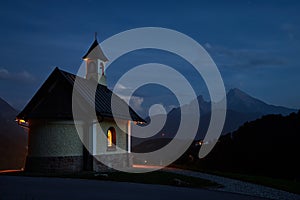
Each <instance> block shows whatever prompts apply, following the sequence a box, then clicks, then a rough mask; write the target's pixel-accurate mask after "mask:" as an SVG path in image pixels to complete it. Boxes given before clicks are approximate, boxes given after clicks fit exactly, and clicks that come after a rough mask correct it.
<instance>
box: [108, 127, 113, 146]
mask: <svg viewBox="0 0 300 200" xmlns="http://www.w3.org/2000/svg"><path fill="white" fill-rule="evenodd" d="M112 143H113V142H112V132H111V130H108V131H107V146H108V147H112Z"/></svg>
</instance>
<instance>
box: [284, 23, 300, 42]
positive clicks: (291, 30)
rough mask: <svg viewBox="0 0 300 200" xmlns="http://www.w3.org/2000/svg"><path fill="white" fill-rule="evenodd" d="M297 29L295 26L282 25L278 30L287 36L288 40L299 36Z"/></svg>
mask: <svg viewBox="0 0 300 200" xmlns="http://www.w3.org/2000/svg"><path fill="white" fill-rule="evenodd" d="M297 28H298V27H297V26H296V25H294V24H291V23H284V24H282V25H281V26H280V29H281V30H282V31H283V32H284V33H286V34H287V36H288V38H289V39H290V40H294V39H296V36H297V35H298V34H299V29H298V30H297ZM297 31H298V32H297Z"/></svg>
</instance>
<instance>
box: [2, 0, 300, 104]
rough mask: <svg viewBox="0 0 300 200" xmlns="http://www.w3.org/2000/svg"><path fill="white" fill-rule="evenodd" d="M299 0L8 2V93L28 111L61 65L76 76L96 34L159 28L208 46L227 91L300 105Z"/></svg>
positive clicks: (4, 47) (5, 52) (5, 96)
mask: <svg viewBox="0 0 300 200" xmlns="http://www.w3.org/2000/svg"><path fill="white" fill-rule="evenodd" d="M298 2H299V1H226V2H225V1H224V2H223V1H207V2H200V1H180V2H179V1H154V0H152V1H145V2H144V1H91V0H90V1H70V2H69V1H13V0H12V1H1V3H0V25H1V31H0V56H1V62H0V97H2V98H3V99H5V100H7V101H8V102H9V103H10V104H11V105H13V106H14V107H16V108H17V109H21V108H22V107H23V106H24V105H25V103H26V102H27V101H28V100H29V99H30V98H31V97H32V96H33V94H34V93H35V92H36V90H37V89H38V87H39V86H40V85H41V84H42V83H43V82H44V80H45V79H46V78H47V76H48V75H49V74H50V73H51V72H52V70H53V69H54V67H55V66H58V67H60V68H61V69H64V70H67V71H70V72H73V73H76V71H77V70H78V68H79V66H80V64H81V62H82V60H81V57H82V55H83V54H84V53H85V52H86V50H87V48H88V47H89V45H90V44H91V43H92V42H93V34H94V32H95V31H97V32H98V38H99V41H103V40H105V39H106V38H108V37H110V36H112V35H114V34H116V33H119V32H121V31H125V30H127V29H132V28H138V27H146V26H155V27H164V28H169V29H174V30H177V31H180V32H182V33H184V34H186V35H188V36H190V37H192V38H193V39H195V40H196V41H198V42H199V43H200V44H201V45H203V46H204V47H205V48H206V50H207V51H208V52H209V53H210V55H211V56H212V58H213V59H214V61H215V62H216V64H217V66H218V68H219V70H220V72H221V75H222V76H223V79H224V82H225V86H226V89H227V90H228V89H230V88H234V87H237V88H240V89H241V90H244V91H245V92H247V93H248V94H250V95H252V96H254V97H257V98H259V99H261V100H263V101H265V102H267V103H271V104H275V105H283V106H288V107H292V108H300V84H299V81H300V61H299V55H300V12H299V10H300V2H299V3H298ZM143 54H144V53H142V54H139V55H143ZM146 57H147V56H146ZM139 59H141V60H143V57H141V58H139ZM145 60H147V58H145ZM154 70H155V69H154ZM118 72H119V70H118V69H117V67H116V68H115V72H114V71H113V70H112V72H110V73H111V74H114V73H116V74H118ZM108 75H109V74H108ZM187 76H188V73H187ZM112 80H113V79H112ZM199 93H201V92H199Z"/></svg>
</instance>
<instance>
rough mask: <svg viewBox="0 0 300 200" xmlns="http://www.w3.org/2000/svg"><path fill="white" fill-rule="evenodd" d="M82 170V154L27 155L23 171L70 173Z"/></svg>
mask: <svg viewBox="0 0 300 200" xmlns="http://www.w3.org/2000/svg"><path fill="white" fill-rule="evenodd" d="M82 170H83V157H82V156H59V157H31V156H27V158H26V164H25V171H28V172H43V173H70V172H79V171H82Z"/></svg>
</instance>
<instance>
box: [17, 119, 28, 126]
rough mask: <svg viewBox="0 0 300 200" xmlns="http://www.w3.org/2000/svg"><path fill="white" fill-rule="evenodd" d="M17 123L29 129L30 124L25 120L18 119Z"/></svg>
mask: <svg viewBox="0 0 300 200" xmlns="http://www.w3.org/2000/svg"><path fill="white" fill-rule="evenodd" d="M16 121H17V122H18V124H19V125H20V126H23V127H28V122H26V121H25V120H24V119H17V120H16Z"/></svg>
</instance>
